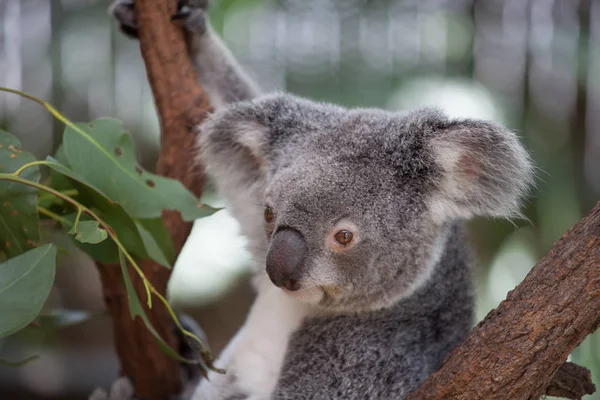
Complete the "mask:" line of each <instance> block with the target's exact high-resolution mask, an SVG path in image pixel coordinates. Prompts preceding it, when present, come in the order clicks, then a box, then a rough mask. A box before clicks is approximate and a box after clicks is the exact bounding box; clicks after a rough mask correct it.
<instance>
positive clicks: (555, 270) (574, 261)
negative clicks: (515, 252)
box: [407, 202, 600, 400]
mask: <svg viewBox="0 0 600 400" xmlns="http://www.w3.org/2000/svg"><path fill="white" fill-rule="evenodd" d="M599 326H600V202H599V203H598V204H597V205H596V207H594V209H593V210H592V211H591V212H590V214H589V215H588V216H586V217H585V218H583V219H582V220H581V221H579V222H578V223H577V224H576V225H575V226H574V227H573V228H571V229H570V230H569V231H568V232H567V233H566V234H564V235H563V237H562V238H561V239H560V240H559V241H558V242H556V243H555V244H554V246H552V249H551V250H550V252H549V253H548V254H547V255H546V256H544V257H543V258H542V259H541V260H540V261H539V262H538V263H537V265H536V266H535V267H534V268H533V270H532V271H531V272H530V273H529V274H528V275H527V277H526V278H525V279H524V280H523V282H522V283H521V284H520V285H518V286H517V287H516V288H515V289H514V290H513V291H511V292H510V293H509V294H508V296H507V298H506V300H504V301H503V302H502V303H500V305H499V306H498V307H497V308H496V309H495V310H493V311H491V312H490V313H489V314H488V315H487V316H486V317H485V319H484V320H483V321H482V322H480V323H479V325H477V327H475V328H474V329H473V331H472V332H471V333H470V335H469V336H468V337H467V339H466V340H465V342H464V343H462V344H461V345H460V346H459V347H457V348H456V349H455V350H454V351H452V353H450V355H448V357H446V359H445V360H444V362H443V363H442V366H441V368H440V369H439V370H438V371H437V372H436V373H434V374H433V375H431V376H430V377H429V378H428V379H427V380H426V381H425V382H424V383H423V384H422V385H421V386H420V387H419V388H418V389H417V390H416V391H415V392H413V393H412V394H411V395H409V396H408V397H407V399H410V400H416V399H446V400H447V399H465V400H467V399H469V400H471V399H487V400H492V399H503V400H504V399H511V400H519V399H523V400H525V399H537V398H539V397H540V396H542V395H543V394H545V393H547V394H554V393H559V391H561V392H560V393H562V394H565V393H567V390H566V388H568V389H569V390H571V391H573V390H575V389H574V388H573V387H572V386H565V385H571V384H573V381H569V382H570V383H566V382H567V380H566V376H569V375H570V376H571V377H572V376H574V373H573V371H574V370H578V368H576V366H575V367H571V366H569V365H563V364H564V362H565V361H566V359H567V356H568V355H569V354H570V353H571V351H573V349H575V348H576V347H577V346H578V345H579V344H580V343H581V342H582V341H583V339H585V337H586V336H588V335H590V334H591V333H593V332H594V331H595V330H597V329H598V327H599ZM579 368H581V367H579ZM557 371H558V372H557ZM578 371H579V373H578V374H580V373H581V370H578ZM575 375H577V374H575ZM553 377H555V379H554V380H553ZM577 382H581V381H580V380H577ZM590 384H591V382H590ZM575 386H577V385H576V384H575ZM585 386H587V391H588V392H589V389H592V390H593V389H595V388H593V387H590V386H589V384H588V385H584V388H585ZM592 386H593V385H592ZM573 393H580V392H574V391H573ZM574 398H577V397H574Z"/></svg>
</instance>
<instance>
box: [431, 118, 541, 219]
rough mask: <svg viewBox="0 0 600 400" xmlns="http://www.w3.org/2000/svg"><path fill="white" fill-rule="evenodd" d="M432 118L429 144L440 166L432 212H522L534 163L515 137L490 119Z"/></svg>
mask: <svg viewBox="0 0 600 400" xmlns="http://www.w3.org/2000/svg"><path fill="white" fill-rule="evenodd" d="M430 117H431V118H432V119H433V120H434V122H433V126H434V128H433V129H432V130H431V131H430V133H431V135H430V136H429V135H428V136H429V140H428V142H429V148H430V150H431V152H432V154H433V160H434V162H435V163H436V164H437V165H438V167H439V169H440V170H441V174H439V177H438V178H437V182H436V185H435V187H436V193H435V194H434V196H433V198H432V200H431V203H430V207H431V211H432V213H433V215H434V217H435V218H436V219H438V220H446V219H449V218H470V217H472V216H475V215H480V216H492V217H508V218H510V217H518V216H521V214H520V212H519V208H520V203H521V200H522V198H523V197H524V195H525V194H526V192H527V190H528V188H529V187H530V185H531V184H532V182H533V167H532V164H531V161H530V159H529V156H528V154H527V152H526V151H525V149H524V148H523V146H522V145H521V143H520V142H519V140H518V139H517V136H516V135H515V134H514V133H513V132H511V131H509V130H507V129H504V128H502V127H500V126H498V125H496V124H494V123H490V122H484V121H476V120H455V121H449V120H447V119H446V118H443V117H441V116H440V114H439V113H436V112H432V114H431V115H430ZM430 127H431V125H430Z"/></svg>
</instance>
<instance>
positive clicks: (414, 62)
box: [0, 0, 600, 400]
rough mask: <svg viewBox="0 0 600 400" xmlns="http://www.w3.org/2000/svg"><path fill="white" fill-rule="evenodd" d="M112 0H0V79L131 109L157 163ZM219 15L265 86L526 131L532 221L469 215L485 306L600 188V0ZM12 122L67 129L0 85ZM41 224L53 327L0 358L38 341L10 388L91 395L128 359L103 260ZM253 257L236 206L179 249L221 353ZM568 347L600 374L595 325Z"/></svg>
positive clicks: (276, 3) (55, 98) (81, 107)
mask: <svg viewBox="0 0 600 400" xmlns="http://www.w3.org/2000/svg"><path fill="white" fill-rule="evenodd" d="M108 5H109V1H107V0H102V1H100V0H96V1H94V0H2V1H1V2H0V85H1V86H7V87H10V88H14V89H20V90H24V91H26V92H29V93H31V94H33V95H35V96H38V97H41V98H43V99H46V100H48V101H50V102H51V103H52V104H53V105H54V106H55V107H56V108H58V109H59V110H60V111H62V112H63V113H64V114H65V115H66V116H68V117H69V118H71V119H72V120H78V121H89V120H91V119H93V118H97V117H101V116H110V117H115V118H119V119H121V120H122V121H123V123H124V124H125V126H126V128H127V130H129V131H130V132H131V134H132V135H133V137H134V139H135V142H136V146H137V150H138V155H139V159H140V162H141V163H142V164H143V165H144V166H145V167H147V168H152V167H153V165H154V163H155V161H156V157H157V154H158V123H157V118H156V115H155V111H154V106H153V101H152V97H151V94H150V90H149V87H148V84H147V82H146V76H145V71H144V65H143V62H142V60H141V57H140V54H139V48H138V45H137V43H136V42H135V41H132V40H128V39H126V38H124V37H122V36H121V35H120V34H119V33H118V32H117V31H116V29H115V24H114V23H113V21H112V20H111V18H109V16H108V15H107V11H106V9H107V7H108ZM211 18H212V21H213V24H214V26H215V29H216V30H217V31H218V32H219V33H220V34H221V35H222V36H223V37H224V40H225V42H226V43H227V44H228V46H229V47H230V48H231V50H232V51H233V53H234V54H235V55H236V56H237V58H238V59H239V60H240V62H241V63H242V64H243V65H244V66H245V67H246V68H247V70H248V71H249V73H250V75H251V76H253V77H254V78H255V79H256V80H257V81H258V82H259V83H260V84H261V85H262V86H263V87H264V88H265V89H266V90H287V91H291V92H294V93H296V94H299V95H303V96H308V97H311V98H313V99H317V100H322V101H328V102H336V103H340V104H344V105H347V106H376V107H383V108H387V109H391V110H401V109H407V108H413V107H419V106H431V105H437V106H438V107H441V108H443V109H445V110H446V112H447V113H449V114H450V115H453V116H457V117H477V118H486V119H492V120H495V121H498V122H501V123H503V124H505V125H506V126H508V127H510V128H511V129H513V130H515V131H516V132H518V133H519V135H520V136H521V137H522V138H523V141H524V143H525V144H526V146H527V147H528V149H529V150H530V151H531V154H532V155H533V158H534V159H535V162H536V165H537V166H538V168H539V169H538V171H537V187H536V189H535V190H534V191H533V192H532V195H531V196H530V198H529V199H528V201H527V203H526V207H525V215H526V217H527V220H525V219H524V220H521V221H514V222H509V221H502V220H499V221H490V220H476V221H474V222H473V223H472V224H471V231H472V238H473V241H474V243H475V245H476V250H477V255H478V259H479V263H478V267H477V271H476V273H477V274H476V277H477V288H478V293H477V294H478V314H477V316H478V319H481V318H483V316H485V314H486V313H487V312H488V311H489V310H491V309H492V308H493V307H495V306H496V305H497V304H498V303H499V302H500V301H501V300H502V299H504V298H505V296H506V294H507V292H508V291H509V290H511V289H512V288H514V286H515V285H517V284H518V283H519V282H520V281H521V280H522V279H523V278H524V277H525V275H526V274H527V272H528V271H529V270H530V269H531V268H532V267H533V265H534V264H535V262H536V261H537V260H538V259H539V258H540V257H541V256H542V255H544V254H545V253H546V252H547V251H548V249H549V248H550V246H551V245H552V243H554V241H556V240H557V239H558V238H559V237H560V236H561V235H562V234H563V233H564V232H565V231H566V230H567V229H568V228H570V227H571V226H572V225H573V224H574V223H575V222H576V221H577V220H578V219H579V218H581V217H582V216H583V215H585V214H586V213H587V212H588V211H589V210H590V209H591V207H592V206H593V205H594V204H595V202H596V201H597V200H598V198H599V197H600V0H486V1H474V0H435V1H434V0H431V1H430V0H421V1H418V0H412V1H411V0H314V1H304V0H215V1H214V7H213V8H212V10H211ZM0 127H1V128H2V129H5V130H7V131H9V132H12V133H14V134H16V135H17V136H18V137H19V138H20V139H21V140H22V142H23V147H24V148H25V149H26V150H28V151H31V152H33V153H34V154H36V156H37V157H38V158H44V157H45V156H46V155H48V154H50V153H53V152H54V150H55V149H56V148H57V147H58V145H59V144H60V141H61V136H62V126H61V124H60V123H57V122H56V121H54V120H53V119H52V118H51V117H50V115H49V114H48V113H47V112H46V111H44V110H43V109H42V108H40V107H39V106H38V105H36V104H34V103H32V102H30V101H26V100H23V99H21V98H19V97H17V96H15V95H7V94H4V93H1V94H0ZM209 195H210V193H209ZM207 202H209V203H210V204H217V205H218V204H219V199H216V198H214V196H212V198H211V199H209V200H207ZM46 234H47V238H48V240H53V241H55V242H57V243H61V246H62V247H65V248H67V249H68V250H69V255H68V256H62V257H61V259H60V266H59V269H58V271H57V280H56V284H55V288H54V290H53V293H52V295H51V297H50V299H49V301H48V304H47V307H46V311H45V314H47V315H46V316H45V317H44V319H42V324H41V327H38V328H28V329H26V330H25V331H23V332H22V333H20V334H19V335H17V336H16V337H14V338H10V339H8V340H5V341H2V342H0V358H2V359H8V360H20V359H23V358H26V357H28V356H30V355H32V354H37V355H39V358H38V359H36V360H34V361H32V362H30V363H28V364H26V365H25V366H22V367H20V368H10V367H7V366H2V365H0V398H3V399H5V398H6V399H17V398H18V399H83V398H86V396H87V394H88V393H89V392H90V391H91V390H92V389H93V387H94V386H95V385H108V384H109V382H111V381H112V380H113V379H114V378H115V377H116V376H117V373H118V360H117V358H116V356H115V354H114V351H113V348H112V342H111V340H112V339H111V327H110V320H109V319H108V317H107V315H105V313H104V306H103V303H102V294H101V288H100V284H99V282H98V276H97V273H96V271H95V269H94V266H93V264H92V263H91V262H90V260H89V259H88V258H87V256H85V255H84V254H82V253H81V252H78V251H77V250H76V249H75V248H74V247H73V245H72V244H70V243H69V241H68V239H67V238H66V237H64V236H62V235H61V234H57V233H52V232H47V233H46ZM249 262H250V260H249V254H248V251H247V249H246V248H245V242H244V240H243V239H242V238H241V237H240V236H239V227H238V226H237V223H236V222H235V221H234V220H233V219H232V218H231V217H230V216H229V214H227V212H226V211H221V212H219V213H217V214H215V215H213V216H212V217H209V218H206V219H204V220H199V221H197V222H196V224H195V226H194V231H193V234H192V236H191V238H190V240H189V241H188V243H187V244H186V247H185V248H184V251H183V253H182V255H181V257H180V259H179V260H178V262H177V265H176V268H175V271H174V274H173V278H172V280H171V282H170V287H169V294H170V298H171V300H172V302H173V303H174V304H175V305H176V306H177V307H179V308H180V309H184V310H186V311H188V312H190V313H191V314H192V315H193V316H195V317H196V318H197V319H198V320H199V321H200V323H201V325H202V327H203V328H204V329H205V330H206V331H207V334H208V336H209V339H210V345H211V347H212V348H213V350H215V351H217V352H218V351H219V350H220V349H221V348H222V346H223V345H224V344H225V343H226V342H227V340H228V339H229V337H230V336H231V334H232V333H233V332H234V331H235V329H236V328H237V327H238V326H239V325H240V324H241V322H242V321H243V318H244V315H245V312H246V310H247V308H248V306H249V305H250V303H251V301H252V294H251V291H250V290H249V289H248V286H247V275H248V273H247V268H248V265H249ZM571 357H572V359H573V360H574V361H576V362H578V363H580V364H582V365H584V366H586V367H588V368H590V369H591V370H592V376H593V378H594V380H595V381H596V382H597V383H600V335H598V334H596V335H595V336H592V337H591V338H589V339H587V340H586V341H585V342H584V343H583V344H582V345H581V346H580V348H578V349H577V350H576V351H575V352H574V353H573V355H572V356H571ZM586 399H587V400H591V399H600V396H598V395H595V396H588V397H587V398H586Z"/></svg>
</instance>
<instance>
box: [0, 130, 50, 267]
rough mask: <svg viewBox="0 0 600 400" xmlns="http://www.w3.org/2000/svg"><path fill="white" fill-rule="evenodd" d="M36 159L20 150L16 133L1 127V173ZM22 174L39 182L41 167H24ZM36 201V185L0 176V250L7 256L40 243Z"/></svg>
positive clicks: (25, 177)
mask: <svg viewBox="0 0 600 400" xmlns="http://www.w3.org/2000/svg"><path fill="white" fill-rule="evenodd" d="M33 161H36V160H35V157H34V156H33V155H32V154H30V153H27V152H24V151H22V150H21V142H19V140H18V139H17V138H16V137H15V136H14V135H12V134H10V133H8V132H5V131H2V130H0V173H13V172H15V171H17V170H18V169H19V168H20V167H22V166H23V165H25V164H28V163H30V162H33ZM21 178H23V179H27V180H30V181H32V182H39V180H40V171H39V168H38V167H37V166H33V167H29V168H27V169H25V170H24V171H23V172H22V173H21ZM36 201H37V189H35V188H32V187H29V186H25V185H22V184H20V183H16V182H9V181H3V180H0V251H2V252H4V253H5V254H6V257H7V258H11V257H15V256H18V255H20V254H23V253H25V252H26V251H28V250H30V249H33V248H35V246H37V245H38V243H39V240H40V227H39V217H38V212H37V204H36Z"/></svg>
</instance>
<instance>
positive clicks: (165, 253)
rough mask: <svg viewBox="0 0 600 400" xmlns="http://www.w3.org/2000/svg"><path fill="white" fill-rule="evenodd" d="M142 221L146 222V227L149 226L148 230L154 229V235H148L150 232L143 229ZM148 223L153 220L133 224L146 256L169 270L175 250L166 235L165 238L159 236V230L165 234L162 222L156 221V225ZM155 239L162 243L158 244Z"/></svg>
mask: <svg viewBox="0 0 600 400" xmlns="http://www.w3.org/2000/svg"><path fill="white" fill-rule="evenodd" d="M142 221H146V225H148V226H150V229H152V228H154V229H155V231H154V235H153V234H152V233H150V232H151V231H149V230H147V229H146V228H145V226H144V223H143V222H142ZM150 221H155V220H140V221H136V223H135V226H136V227H137V229H138V232H139V233H140V237H141V238H142V241H143V242H144V247H145V248H146V251H147V252H148V256H149V257H150V258H151V259H153V260H154V261H156V262H157V263H159V264H160V265H162V266H163V267H167V268H171V265H172V263H173V261H174V258H175V256H174V253H175V249H173V242H172V241H171V238H170V237H169V236H168V234H167V236H166V237H165V236H162V237H161V235H160V234H161V233H162V232H159V230H161V228H162V230H164V231H165V232H166V229H164V224H163V223H162V220H160V219H158V222H159V223H158V224H156V223H153V222H150ZM157 238H160V239H162V242H161V243H158V242H157Z"/></svg>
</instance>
